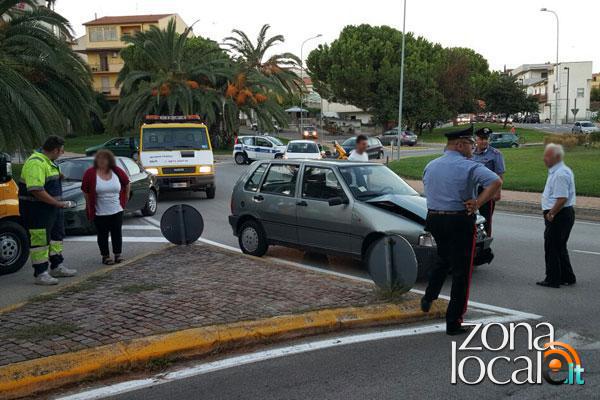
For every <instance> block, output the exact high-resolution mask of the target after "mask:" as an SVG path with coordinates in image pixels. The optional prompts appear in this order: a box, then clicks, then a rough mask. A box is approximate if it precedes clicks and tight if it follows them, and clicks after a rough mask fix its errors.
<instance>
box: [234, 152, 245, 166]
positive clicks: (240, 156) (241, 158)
mask: <svg viewBox="0 0 600 400" xmlns="http://www.w3.org/2000/svg"><path fill="white" fill-rule="evenodd" d="M234 159H235V163H236V164H237V165H244V164H246V163H247V162H248V157H246V154H245V153H235V157H234Z"/></svg>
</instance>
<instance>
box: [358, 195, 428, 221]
mask: <svg viewBox="0 0 600 400" xmlns="http://www.w3.org/2000/svg"><path fill="white" fill-rule="evenodd" d="M366 203H367V204H370V205H372V206H374V207H378V208H382V209H384V210H387V211H390V212H393V213H395V214H399V215H401V216H403V217H405V218H408V219H410V220H413V221H415V222H418V223H420V224H423V225H424V224H425V219H426V218H427V200H426V199H425V197H421V196H415V195H399V194H385V195H383V196H378V197H374V198H372V199H369V200H367V201H366Z"/></svg>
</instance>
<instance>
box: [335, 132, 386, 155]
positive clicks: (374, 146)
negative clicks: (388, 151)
mask: <svg viewBox="0 0 600 400" xmlns="http://www.w3.org/2000/svg"><path fill="white" fill-rule="evenodd" d="M367 140H368V141H369V147H368V148H367V154H368V155H369V160H372V159H374V158H375V159H377V160H380V159H382V158H383V154H384V152H383V145H382V144H381V141H379V139H378V138H376V137H368V138H367ZM342 147H343V148H344V151H345V152H346V154H348V155H350V152H351V151H352V150H354V148H355V147H356V137H351V138H349V139H346V140H345V141H344V143H342Z"/></svg>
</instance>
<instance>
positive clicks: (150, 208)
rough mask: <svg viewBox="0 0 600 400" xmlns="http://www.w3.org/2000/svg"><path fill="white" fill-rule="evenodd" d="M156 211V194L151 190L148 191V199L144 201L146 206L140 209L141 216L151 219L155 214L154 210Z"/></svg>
mask: <svg viewBox="0 0 600 400" xmlns="http://www.w3.org/2000/svg"><path fill="white" fill-rule="evenodd" d="M157 209H158V197H157V196H156V192H155V191H154V190H153V189H150V191H149V192H148V199H147V200H146V205H145V206H144V208H142V215H143V216H144V217H151V216H152V215H154V214H156V210H157Z"/></svg>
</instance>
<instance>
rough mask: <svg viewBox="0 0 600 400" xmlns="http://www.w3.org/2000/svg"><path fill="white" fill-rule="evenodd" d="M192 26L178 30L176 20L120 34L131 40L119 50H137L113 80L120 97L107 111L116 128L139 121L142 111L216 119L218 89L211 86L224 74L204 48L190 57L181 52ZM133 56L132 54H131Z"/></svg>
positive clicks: (219, 60)
mask: <svg viewBox="0 0 600 400" xmlns="http://www.w3.org/2000/svg"><path fill="white" fill-rule="evenodd" d="M191 32H192V27H189V28H187V29H186V30H185V31H184V32H183V33H181V34H179V33H177V30H176V24H175V20H171V21H170V22H169V24H168V25H167V27H166V29H164V30H161V29H159V28H158V27H156V26H153V27H151V28H150V29H149V30H148V31H140V32H137V33H136V34H135V35H133V36H124V37H123V38H122V40H123V41H125V42H126V43H129V44H131V45H132V46H131V47H130V48H128V49H125V50H124V52H128V51H132V52H134V53H137V56H136V57H137V58H138V59H141V60H142V61H141V62H137V64H138V65H136V61H135V60H134V59H132V60H130V61H128V60H127V57H126V60H125V66H124V68H123V69H122V70H121V72H120V74H119V78H118V80H117V85H118V86H120V87H121V99H120V101H119V103H118V104H117V106H115V108H113V110H112V111H111V113H110V115H109V125H110V126H112V127H113V128H115V129H129V128H132V127H138V126H139V125H140V124H141V122H142V120H143V118H144V116H145V115H147V114H163V115H164V114H166V115H188V114H199V115H201V116H203V117H204V119H205V120H206V121H207V123H209V124H212V123H215V122H216V121H217V115H218V113H219V111H220V110H221V95H220V92H219V91H218V90H217V89H216V88H215V85H216V82H217V80H218V79H219V78H221V77H225V78H226V77H228V69H227V66H226V65H225V63H224V62H223V59H222V58H219V57H212V56H211V54H210V53H212V51H211V50H206V52H205V54H203V55H202V56H199V55H198V54H195V55H194V57H189V56H188V54H187V53H186V50H187V46H188V44H189V36H190V33H191ZM132 58H135V57H132Z"/></svg>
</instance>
